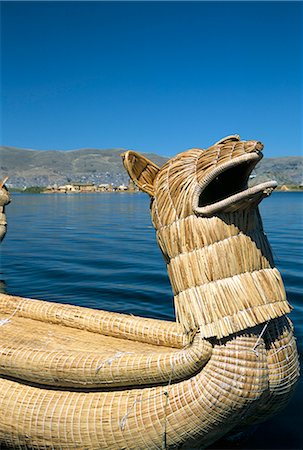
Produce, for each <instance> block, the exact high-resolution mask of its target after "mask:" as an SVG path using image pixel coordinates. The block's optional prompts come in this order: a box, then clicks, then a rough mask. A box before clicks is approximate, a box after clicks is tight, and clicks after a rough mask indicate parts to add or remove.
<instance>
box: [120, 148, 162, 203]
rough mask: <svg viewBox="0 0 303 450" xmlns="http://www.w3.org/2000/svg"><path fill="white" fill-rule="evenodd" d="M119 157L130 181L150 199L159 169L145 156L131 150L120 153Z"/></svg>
mask: <svg viewBox="0 0 303 450" xmlns="http://www.w3.org/2000/svg"><path fill="white" fill-rule="evenodd" d="M121 156H122V160H123V165H124V167H125V169H126V171H127V172H128V175H129V176H130V178H131V180H132V181H133V182H134V183H135V185H136V186H138V188H139V189H140V190H141V191H143V192H146V193H147V194H149V195H150V196H151V197H152V196H153V195H154V180H155V178H156V175H157V173H158V172H159V170H160V168H159V167H158V166H157V165H156V164H155V163H153V162H152V161H150V160H149V159H147V158H145V156H143V155H140V154H139V153H136V152H133V151H132V150H128V151H127V152H125V153H122V155H121Z"/></svg>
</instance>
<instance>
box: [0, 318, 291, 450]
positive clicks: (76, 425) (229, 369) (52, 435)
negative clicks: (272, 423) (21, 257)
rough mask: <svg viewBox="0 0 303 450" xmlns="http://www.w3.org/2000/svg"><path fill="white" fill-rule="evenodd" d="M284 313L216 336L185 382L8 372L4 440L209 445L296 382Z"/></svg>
mask: <svg viewBox="0 0 303 450" xmlns="http://www.w3.org/2000/svg"><path fill="white" fill-rule="evenodd" d="M279 321H283V318H281V319H276V322H277V325H275V326H274V327H273V328H272V329H271V330H270V332H269V331H268V330H267V329H265V331H264V330H263V328H262V326H258V327H256V328H254V329H252V330H250V331H249V332H247V333H246V334H242V335H241V336H240V335H239V336H234V337H233V338H231V339H226V340H225V341H224V342H222V343H218V344H216V345H215V346H214V349H213V352H212V355H211V358H210V360H209V362H208V363H207V364H206V366H205V367H204V368H203V370H202V371H200V372H199V373H198V374H197V375H196V376H194V377H192V378H190V379H189V380H185V381H182V382H180V383H175V384H173V383H168V384H167V385H165V386H158V387H155V388H142V389H131V390H127V389H126V390H120V391H103V392H89V393H85V392H71V391H66V390H50V389H46V388H44V387H33V386H30V385H26V384H22V383H19V382H16V381H12V380H8V379H4V378H3V379H2V380H1V384H0V423H1V427H0V442H1V443H3V444H6V445H9V446H11V447H13V448H22V449H23V448H35V449H37V448H38V449H42V448H43V449H55V450H56V449H71V448H78V449H87V450H88V449H89V450H94V449H105V448H111V449H121V448H127V449H139V448H140V449H143V448H149V449H159V448H176V447H178V448H190V449H192V448H195V447H198V448H204V447H206V446H208V445H209V444H210V443H212V442H213V441H215V440H216V439H218V438H219V437H221V436H223V435H224V434H226V433H227V432H229V431H230V430H232V429H233V428H235V427H237V426H238V425H239V424H240V423H245V421H247V422H249V418H250V417H252V416H255V417H257V419H258V420H259V419H260V415H261V414H262V413H264V411H265V410H267V405H268V404H269V405H270V407H271V408H272V407H273V405H274V403H275V401H276V400H279V398H278V399H277V397H279V396H280V397H283V399H285V397H287V391H288V392H289V391H290V390H291V389H292V388H293V385H294V383H295V381H296V378H297V375H296V373H297V370H298V365H297V356H296V348H295V344H294V341H293V338H292V331H291V328H290V326H289V324H288V323H285V321H283V323H282V324H279ZM281 330H283V331H282V333H281ZM262 332H263V334H262ZM261 335H262V337H261ZM285 345H288V347H287V355H288V359H287V360H286V359H283V364H282V365H281V366H280V373H279V375H278V377H279V378H280V379H282V380H283V383H284V387H283V388H282V389H281V390H280V389H276V381H277V380H278V378H277V370H276V369H273V371H272V374H271V375H269V373H270V372H271V366H272V365H273V366H275V361H278V360H280V358H281V357H282V354H283V352H285V350H284V349H285ZM268 358H269V359H270V360H271V362H270V365H269V366H268V363H267V361H268ZM287 374H292V375H291V377H289V376H287ZM285 376H287V378H288V380H289V381H290V383H288V386H287V388H285V384H286V383H285V381H284V379H285Z"/></svg>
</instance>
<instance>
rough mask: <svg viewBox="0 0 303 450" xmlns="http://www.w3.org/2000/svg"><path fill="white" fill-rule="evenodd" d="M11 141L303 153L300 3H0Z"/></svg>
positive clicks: (5, 118) (7, 141) (166, 151)
mask: <svg viewBox="0 0 303 450" xmlns="http://www.w3.org/2000/svg"><path fill="white" fill-rule="evenodd" d="M1 17H2V19H1V21H2V51H1V54H2V69H1V75H2V83H1V87H2V123H1V125H2V143H3V144H4V145H12V146H16V147H24V148H33V149H40V150H43V149H56V150H61V149H62V150H71V149H76V148H84V147H90V148H92V147H94V148H114V147H123V148H131V149H134V150H137V151H142V152H146V151H152V152H155V153H158V154H162V155H166V156H170V155H173V154H175V153H178V152H180V151H183V150H186V149H187V148H190V147H197V146H198V147H203V148H206V147H207V146H209V145H211V144H212V143H213V142H214V141H216V140H218V139H220V138H221V137H223V136H225V135H227V134H232V133H239V134H240V135H241V137H242V138H243V139H259V140H261V141H263V143H264V144H265V156H268V157H275V156H287V155H299V154H301V152H302V126H301V121H302V3H299V2H228V1H227V2H26V1H23V2H2V14H1Z"/></svg>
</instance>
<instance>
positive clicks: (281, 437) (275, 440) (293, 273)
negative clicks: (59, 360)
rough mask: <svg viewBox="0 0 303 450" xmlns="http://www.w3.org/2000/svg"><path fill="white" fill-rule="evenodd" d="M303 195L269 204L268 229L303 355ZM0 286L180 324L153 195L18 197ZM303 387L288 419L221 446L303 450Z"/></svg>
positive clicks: (281, 196) (265, 211)
mask: <svg viewBox="0 0 303 450" xmlns="http://www.w3.org/2000/svg"><path fill="white" fill-rule="evenodd" d="M302 205H303V194H302V193H296V192H294V193H284V192H283V193H274V194H273V195H272V196H271V197H270V198H269V199H266V200H264V201H263V203H262V204H261V208H260V209H261V213H262V217H263V223H264V228H265V231H266V232H267V234H268V238H269V241H270V243H271V245H272V248H273V254H274V257H275V262H276V264H277V266H278V268H279V270H280V271H281V273H282V276H283V279H284V283H285V287H286V290H287V294H288V298H289V300H290V302H291V304H292V305H293V306H294V311H293V312H292V313H291V318H292V320H293V322H294V324H295V328H296V336H297V338H298V341H297V342H298V346H299V350H300V353H301V354H302V338H303V314H302V312H303V305H302V286H301V276H302V272H303V248H302V218H303V211H302ZM7 219H8V224H9V227H8V233H7V235H6V238H5V240H4V241H3V243H2V248H1V274H0V279H2V280H5V283H4V282H2V284H0V290H1V291H2V289H4V290H5V291H6V292H8V293H10V294H15V295H21V296H26V297H33V298H39V299H44V300H51V301H58V302H62V303H73V304H77V305H82V306H88V307H92V308H98V309H107V310H111V311H118V312H126V313H132V314H138V315H143V316H147V317H156V318H161V319H171V320H173V318H174V311H173V305H172V291H171V287H170V284H169V280H168V277H167V273H166V268H165V264H164V261H163V259H162V255H161V252H160V250H159V249H158V246H157V244H156V240H155V233H154V230H153V227H152V226H151V221H150V216H149V199H148V197H147V196H145V195H144V194H126V193H123V194H117V193H114V194H99V195H94V194H87V195H85V194H83V195H60V194H59V195H30V194H19V195H18V194H16V195H14V196H13V199H12V203H11V204H10V205H9V207H8V208H7ZM302 394H303V387H302V385H300V386H299V388H298V389H297V391H296V393H295V395H294V398H293V400H292V402H291V404H290V405H289V406H288V407H287V408H286V409H285V410H284V411H283V412H281V413H280V414H279V415H278V416H276V417H274V418H272V419H270V420H268V421H267V422H266V423H264V424H261V425H259V426H258V428H257V430H256V432H254V433H253V434H251V435H249V436H248V437H247V438H246V441H245V440H240V441H227V440H226V439H225V440H224V441H223V442H220V443H217V444H216V446H215V447H214V446H212V448H229V449H231V448H239V449H302V448H303V445H302V444H303V439H302V436H300V433H301V422H302V411H301V405H302V401H303V398H302V396H303V395H302Z"/></svg>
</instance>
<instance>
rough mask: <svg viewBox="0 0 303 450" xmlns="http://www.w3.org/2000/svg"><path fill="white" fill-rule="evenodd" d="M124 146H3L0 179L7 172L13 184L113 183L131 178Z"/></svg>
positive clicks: (157, 159)
mask: <svg viewBox="0 0 303 450" xmlns="http://www.w3.org/2000/svg"><path fill="white" fill-rule="evenodd" d="M123 151H125V149H122V148H119V149H117V148H115V149H106V150H98V149H90V148H86V149H81V150H71V151H61V150H25V149H19V148H15V147H0V179H1V176H2V177H4V176H5V175H8V176H9V177H10V178H9V181H8V184H9V185H10V186H13V187H24V186H48V185H53V184H58V185H61V184H66V183H69V182H80V181H81V182H90V183H96V184H97V183H99V184H100V183H114V184H115V185H119V184H121V183H127V182H128V179H129V178H128V175H127V173H126V171H125V169H124V167H123V165H122V159H121V156H120V155H121V153H123ZM145 156H146V157H147V158H149V159H151V160H152V161H154V162H156V163H157V164H159V165H162V164H164V162H165V161H167V158H163V157H161V156H159V155H155V154H152V153H146V154H145Z"/></svg>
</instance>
